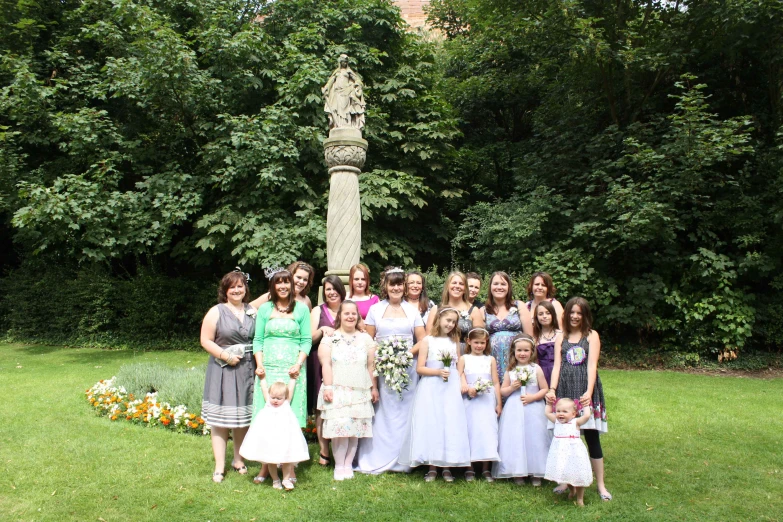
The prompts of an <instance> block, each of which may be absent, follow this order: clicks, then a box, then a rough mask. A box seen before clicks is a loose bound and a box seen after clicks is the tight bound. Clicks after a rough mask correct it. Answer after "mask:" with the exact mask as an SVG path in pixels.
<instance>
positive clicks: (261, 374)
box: [256, 364, 266, 379]
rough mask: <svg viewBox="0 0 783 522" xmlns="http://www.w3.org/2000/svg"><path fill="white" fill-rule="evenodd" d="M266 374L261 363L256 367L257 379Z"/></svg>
mask: <svg viewBox="0 0 783 522" xmlns="http://www.w3.org/2000/svg"><path fill="white" fill-rule="evenodd" d="M265 376H266V370H265V369H264V365H263V364H261V365H259V366H258V367H257V368H256V377H258V378H259V379H263V378H264V377H265Z"/></svg>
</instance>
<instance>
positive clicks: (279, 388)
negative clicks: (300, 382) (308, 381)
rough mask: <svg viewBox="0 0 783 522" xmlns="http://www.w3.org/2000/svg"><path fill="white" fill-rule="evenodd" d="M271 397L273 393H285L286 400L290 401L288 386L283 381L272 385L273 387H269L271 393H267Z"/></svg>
mask: <svg viewBox="0 0 783 522" xmlns="http://www.w3.org/2000/svg"><path fill="white" fill-rule="evenodd" d="M267 393H268V394H269V396H270V397H271V396H272V394H273V393H275V394H277V393H283V394H284V396H285V399H286V400H288V386H286V384H285V383H284V382H283V381H276V382H273V383H272V386H270V387H269V391H268V392H267Z"/></svg>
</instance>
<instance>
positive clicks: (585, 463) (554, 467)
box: [545, 399, 593, 506]
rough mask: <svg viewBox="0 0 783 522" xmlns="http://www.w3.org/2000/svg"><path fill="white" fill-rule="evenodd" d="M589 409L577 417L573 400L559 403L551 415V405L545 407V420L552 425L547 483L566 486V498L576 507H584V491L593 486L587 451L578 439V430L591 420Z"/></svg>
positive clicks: (579, 438)
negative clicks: (572, 499) (549, 481)
mask: <svg viewBox="0 0 783 522" xmlns="http://www.w3.org/2000/svg"><path fill="white" fill-rule="evenodd" d="M591 414H592V411H591V409H590V407H589V406H586V407H585V408H584V409H583V413H582V416H581V417H579V418H577V417H576V403H575V402H574V400H573V399H560V400H558V401H557V404H556V405H555V413H552V405H551V404H547V405H546V416H547V418H548V419H549V420H550V421H552V422H554V423H555V438H554V440H553V441H552V446H551V447H550V448H549V457H548V458H547V460H546V475H545V477H546V479H547V480H553V481H555V482H557V483H558V484H568V490H569V493H568V498H574V497H576V505H577V506H584V505H585V503H584V498H585V488H586V487H587V486H589V485H590V484H592V483H593V469H592V467H590V459H589V457H588V456H587V448H585V445H584V444H582V438H581V437H580V435H579V431H580V429H579V428H580V426H582V425H583V424H584V423H586V422H587V421H588V420H590V415H591Z"/></svg>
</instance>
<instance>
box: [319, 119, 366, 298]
mask: <svg viewBox="0 0 783 522" xmlns="http://www.w3.org/2000/svg"><path fill="white" fill-rule="evenodd" d="M324 158H325V159H326V165H327V166H328V167H329V209H328V212H327V214H326V256H327V266H328V271H327V272H326V275H332V274H335V275H338V276H340V279H342V281H343V283H346V284H347V283H348V271H349V270H350V268H351V266H353V265H355V264H356V263H358V262H359V254H360V252H361V247H362V209H361V205H360V203H359V174H361V172H362V171H361V168H362V167H363V166H364V161H365V159H366V158H367V141H366V140H364V139H362V131H361V130H359V129H352V128H336V129H332V130H331V131H330V132H329V137H328V138H327V139H326V140H325V141H324Z"/></svg>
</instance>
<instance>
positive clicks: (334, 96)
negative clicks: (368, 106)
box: [321, 54, 365, 130]
mask: <svg viewBox="0 0 783 522" xmlns="http://www.w3.org/2000/svg"><path fill="white" fill-rule="evenodd" d="M321 92H322V93H323V95H324V112H326V113H328V114H329V129H330V130H331V129H339V128H344V127H348V128H354V129H362V128H364V107H365V103H364V86H363V85H362V79H361V77H360V76H359V75H358V74H356V73H355V72H353V70H352V69H351V68H350V67H349V66H348V55H346V54H341V55H340V59H339V66H338V67H337V69H335V70H334V72H332V75H331V76H329V80H328V81H327V82H326V85H324V86H323V88H322V89H321Z"/></svg>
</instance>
